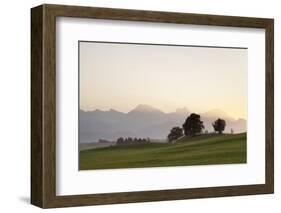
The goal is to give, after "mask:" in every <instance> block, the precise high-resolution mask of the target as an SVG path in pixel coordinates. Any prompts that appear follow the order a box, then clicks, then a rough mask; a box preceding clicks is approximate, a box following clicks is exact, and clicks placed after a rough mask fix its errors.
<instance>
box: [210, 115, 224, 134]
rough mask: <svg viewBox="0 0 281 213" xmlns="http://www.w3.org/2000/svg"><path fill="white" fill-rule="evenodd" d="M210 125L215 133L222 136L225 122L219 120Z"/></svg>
mask: <svg viewBox="0 0 281 213" xmlns="http://www.w3.org/2000/svg"><path fill="white" fill-rule="evenodd" d="M212 125H213V127H214V130H215V131H216V132H219V134H222V132H223V131H224V129H225V126H226V123H225V120H223V119H220V118H219V119H218V120H216V121H215V122H214V123H213V124H212Z"/></svg>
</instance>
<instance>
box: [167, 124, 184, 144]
mask: <svg viewBox="0 0 281 213" xmlns="http://www.w3.org/2000/svg"><path fill="white" fill-rule="evenodd" d="M182 136H183V130H182V128H180V127H178V126H176V127H173V128H172V129H171V131H170V133H169V135H168V140H169V142H172V141H174V140H177V139H178V138H180V137H182Z"/></svg>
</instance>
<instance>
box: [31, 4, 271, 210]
mask: <svg viewBox="0 0 281 213" xmlns="http://www.w3.org/2000/svg"><path fill="white" fill-rule="evenodd" d="M31 27H32V28H31V45H32V46H31V78H32V79H31V84H32V85H31V87H32V90H31V96H32V98H31V112H32V113H31V114H32V117H31V123H32V126H31V127H32V128H31V129H32V132H31V136H32V137H31V138H32V140H31V203H32V204H34V205H36V206H39V207H42V208H53V207H66V206H80V205H81V206H82V205H99V204H115V203H130V202H147V201H162V200H178V199H191V198H206V197H219V196H237V195H252V194H267V193H273V191H274V152H273V149H274V147H273V145H274V143H273V141H274V138H273V137H274V84H273V83H274V73H273V71H274V43H273V41H274V32H273V29H274V22H273V19H265V18H249V17H234V16H217V15H203V14H201V15H200V14H187V13H171V12H160V11H141V10H126V9H111V8H94V7H78V6H65V5H41V6H38V7H35V8H32V9H31Z"/></svg>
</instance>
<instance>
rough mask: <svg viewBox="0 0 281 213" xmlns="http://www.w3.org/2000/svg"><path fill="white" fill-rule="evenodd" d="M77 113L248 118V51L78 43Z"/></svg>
mask: <svg viewBox="0 0 281 213" xmlns="http://www.w3.org/2000/svg"><path fill="white" fill-rule="evenodd" d="M79 44H80V109H83V110H95V109H100V110H109V109H111V108H112V109H115V110H118V111H121V112H128V111H130V110H132V109H133V108H135V107H136V106H137V105H139V104H147V105H150V106H153V107H156V108H159V109H160V110H162V111H164V112H173V111H175V110H176V109H177V108H182V107H186V108H187V109H189V110H190V111H192V112H197V113H200V112H204V111H208V110H212V109H220V110H223V111H225V112H226V113H228V114H229V115H231V116H233V117H235V118H246V117H247V49H234V48H213V47H189V46H165V45H136V44H118V43H95V42H80V43H79Z"/></svg>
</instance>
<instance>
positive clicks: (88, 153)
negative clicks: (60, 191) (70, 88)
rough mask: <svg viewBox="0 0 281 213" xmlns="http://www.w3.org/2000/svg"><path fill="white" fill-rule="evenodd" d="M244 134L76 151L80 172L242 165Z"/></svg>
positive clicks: (202, 136)
mask: <svg viewBox="0 0 281 213" xmlns="http://www.w3.org/2000/svg"><path fill="white" fill-rule="evenodd" d="M246 159H247V158H246V133H241V134H236V135H201V136H197V137H194V138H187V137H184V138H181V139H180V140H179V141H177V142H176V143H173V144H163V143H162V144H161V143H151V144H140V145H126V146H111V147H104V148H97V149H91V150H85V151H80V160H79V162H80V169H81V170H90V169H116V168H142V167H163V166H186V165H208V164H230V163H246Z"/></svg>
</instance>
